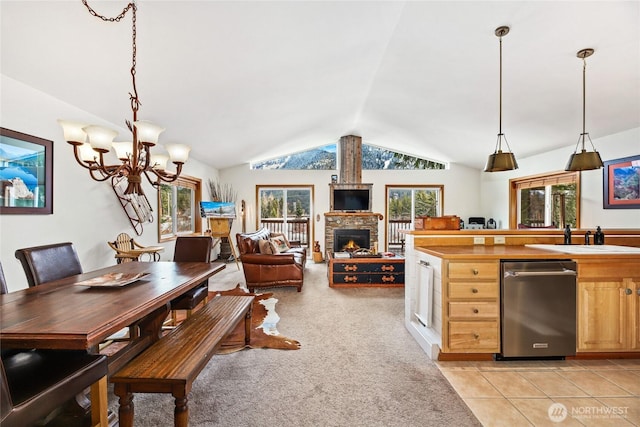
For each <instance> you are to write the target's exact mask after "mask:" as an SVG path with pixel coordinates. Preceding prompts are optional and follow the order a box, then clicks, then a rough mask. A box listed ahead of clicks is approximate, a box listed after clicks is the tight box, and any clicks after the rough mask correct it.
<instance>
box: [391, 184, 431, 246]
mask: <svg viewBox="0 0 640 427" xmlns="http://www.w3.org/2000/svg"><path fill="white" fill-rule="evenodd" d="M386 192H387V209H386V211H387V215H386V218H387V226H386V231H387V236H386V242H387V250H392V249H397V248H399V249H400V250H401V251H403V250H404V235H403V234H402V233H399V230H410V229H412V228H413V223H414V220H415V218H416V217H418V216H442V193H443V186H442V185H429V186H426V185H422V186H415V185H402V186H397V185H396V186H389V185H388V186H387V187H386Z"/></svg>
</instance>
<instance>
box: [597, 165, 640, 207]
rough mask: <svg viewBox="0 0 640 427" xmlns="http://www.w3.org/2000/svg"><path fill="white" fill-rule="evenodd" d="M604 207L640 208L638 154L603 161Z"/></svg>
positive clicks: (639, 166)
mask: <svg viewBox="0 0 640 427" xmlns="http://www.w3.org/2000/svg"><path fill="white" fill-rule="evenodd" d="M603 184H604V198H603V201H604V208H605V209H640V156H631V157H624V158H622V159H614V160H609V161H606V162H604V182H603Z"/></svg>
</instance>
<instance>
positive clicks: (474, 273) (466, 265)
mask: <svg viewBox="0 0 640 427" xmlns="http://www.w3.org/2000/svg"><path fill="white" fill-rule="evenodd" d="M498 271H499V264H498V263H497V262H450V263H449V279H478V280H486V279H495V280H497V279H498V274H499V273H498Z"/></svg>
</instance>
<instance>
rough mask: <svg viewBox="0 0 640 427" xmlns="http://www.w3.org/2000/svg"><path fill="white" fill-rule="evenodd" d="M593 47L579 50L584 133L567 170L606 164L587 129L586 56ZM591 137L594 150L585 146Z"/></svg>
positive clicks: (591, 53) (588, 55)
mask: <svg viewBox="0 0 640 427" xmlns="http://www.w3.org/2000/svg"><path fill="white" fill-rule="evenodd" d="M593 52H594V50H593V49H582V50H579V51H578V53H577V54H576V56H577V57H578V58H581V59H582V133H581V134H580V137H579V138H578V143H577V144H576V149H575V151H574V153H573V154H572V155H571V157H569V162H567V167H566V168H565V169H564V170H566V171H586V170H592V169H600V168H601V167H603V166H604V164H603V163H602V159H601V158H600V154H599V153H598V152H597V151H596V148H595V147H594V146H593V142H592V141H591V138H590V137H589V133H587V131H586V130H585V116H586V114H585V111H586V98H587V95H586V93H587V90H586V84H585V80H586V73H587V60H586V58H588V57H590V56H591V55H593ZM587 138H588V139H589V143H590V144H591V148H593V151H587V150H586V149H585V148H584V145H585V140H586V139H587ZM578 146H581V147H582V150H581V151H580V152H579V153H578Z"/></svg>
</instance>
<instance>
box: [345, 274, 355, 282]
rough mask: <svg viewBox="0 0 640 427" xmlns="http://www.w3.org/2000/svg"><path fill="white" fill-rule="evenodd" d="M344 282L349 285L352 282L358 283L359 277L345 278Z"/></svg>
mask: <svg viewBox="0 0 640 427" xmlns="http://www.w3.org/2000/svg"><path fill="white" fill-rule="evenodd" d="M344 281H345V282H347V283H350V282H354V283H355V282H357V281H358V276H344Z"/></svg>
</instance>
